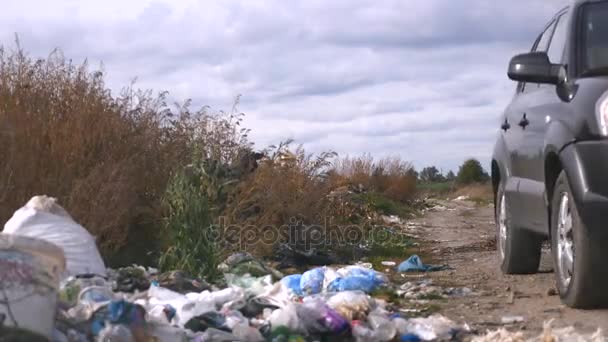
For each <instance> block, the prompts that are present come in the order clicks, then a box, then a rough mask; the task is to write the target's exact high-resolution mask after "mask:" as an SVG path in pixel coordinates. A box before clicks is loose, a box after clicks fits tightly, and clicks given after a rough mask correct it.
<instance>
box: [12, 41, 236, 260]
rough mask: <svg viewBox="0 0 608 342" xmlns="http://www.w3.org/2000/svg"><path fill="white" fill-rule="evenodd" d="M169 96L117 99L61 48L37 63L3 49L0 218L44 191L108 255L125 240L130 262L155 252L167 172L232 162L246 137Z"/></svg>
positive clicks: (128, 91)
mask: <svg viewBox="0 0 608 342" xmlns="http://www.w3.org/2000/svg"><path fill="white" fill-rule="evenodd" d="M165 99H166V94H164V93H161V94H159V95H157V96H153V94H152V93H151V92H149V91H139V90H137V91H136V90H134V89H133V88H132V87H127V88H125V89H124V90H123V91H122V92H121V93H120V95H118V96H116V97H114V96H112V95H111V93H110V90H108V89H107V88H106V86H105V84H104V81H103V72H102V71H90V70H89V67H88V65H87V63H86V62H85V63H83V64H81V65H75V64H73V63H72V62H71V61H69V60H67V59H65V58H64V57H63V55H62V54H61V53H60V52H58V51H55V52H53V53H52V54H50V56H49V57H48V59H46V60H33V59H31V58H30V57H28V56H27V55H26V54H25V53H24V52H23V51H22V50H21V49H20V48H19V47H17V49H16V50H6V49H5V48H0V155H1V156H2V157H3V159H2V164H1V165H0V222H4V221H6V220H7V219H8V218H9V217H10V215H11V214H12V213H13V212H14V211H15V210H16V209H17V208H19V207H20V206H22V205H23V204H24V203H25V202H27V200H28V199H29V198H30V197H32V196H33V195H36V194H49V195H52V196H54V197H57V198H58V199H59V201H60V202H61V203H62V204H63V205H64V206H65V207H66V208H67V210H68V211H69V212H70V213H71V214H72V215H73V216H74V218H75V219H76V220H78V221H79V222H81V223H82V224H83V225H84V226H86V227H87V228H88V229H89V230H90V231H91V232H92V233H93V234H94V235H95V236H97V241H98V246H99V247H100V250H101V251H102V254H103V255H104V256H105V257H107V258H108V257H113V256H117V255H118V254H117V253H118V252H119V251H120V250H121V249H123V247H125V246H126V245H127V244H131V246H133V245H136V246H138V247H139V248H140V249H137V250H136V249H132V250H131V251H130V252H131V253H130V254H131V256H133V257H134V258H136V259H140V258H139V257H140V256H142V255H143V256H145V255H146V253H147V252H150V251H151V250H153V249H155V248H156V247H157V246H156V244H157V242H158V241H159V227H160V220H161V218H162V210H161V206H160V203H161V201H160V199H161V197H162V195H163V193H164V191H165V188H166V186H167V181H168V179H169V176H170V175H171V173H172V172H173V171H174V170H175V169H176V168H178V167H180V166H181V165H185V164H186V163H188V162H189V161H190V160H191V158H192V157H193V155H194V154H195V153H198V154H200V155H202V154H203V153H204V154H205V155H207V156H209V157H213V158H218V159H220V160H223V161H226V162H228V161H230V160H231V159H232V158H233V157H234V155H235V153H236V152H235V151H237V150H238V147H239V146H238V145H240V144H241V143H242V141H240V140H239V139H235V137H239V136H242V133H243V132H240V131H238V130H239V128H238V127H237V126H236V125H234V124H231V125H230V124H228V125H226V124H225V123H226V122H230V120H232V122H234V120H235V118H234V117H235V116H234V115H232V116H229V115H221V114H217V115H211V114H208V113H207V112H205V111H199V112H194V113H193V112H190V110H189V107H188V103H186V104H184V105H183V106H179V107H178V108H177V109H172V108H170V107H168V106H167V104H166V101H165ZM237 119H238V118H237ZM245 133H246V132H245ZM124 256H125V255H124V254H122V255H121V257H124ZM135 261H140V262H141V259H140V260H135ZM123 262H128V260H123Z"/></svg>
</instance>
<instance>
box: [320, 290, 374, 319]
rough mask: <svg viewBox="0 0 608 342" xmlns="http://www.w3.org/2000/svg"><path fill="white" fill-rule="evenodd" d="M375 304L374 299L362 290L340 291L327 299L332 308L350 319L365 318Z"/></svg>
mask: <svg viewBox="0 0 608 342" xmlns="http://www.w3.org/2000/svg"><path fill="white" fill-rule="evenodd" d="M373 304H374V303H373V300H372V299H371V298H370V297H369V296H368V295H366V294H365V292H362V291H344V292H339V293H337V294H335V295H333V296H332V297H331V298H329V299H328V300H327V305H328V306H329V307H330V308H332V309H334V310H336V312H338V313H339V314H340V315H342V317H344V318H346V319H347V320H349V321H352V320H353V319H364V318H365V317H366V315H367V313H368V312H369V311H370V310H371V308H372V306H373Z"/></svg>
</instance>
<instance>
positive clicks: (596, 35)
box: [582, 2, 608, 74]
mask: <svg viewBox="0 0 608 342" xmlns="http://www.w3.org/2000/svg"><path fill="white" fill-rule="evenodd" d="M582 22H583V25H584V26H583V32H582V38H583V39H582V40H583V42H582V43H583V44H582V47H583V59H582V62H583V72H584V73H587V74H588V73H589V72H592V73H594V74H607V73H608V72H607V70H608V3H606V2H598V3H589V4H587V5H585V7H584V11H583V20H582Z"/></svg>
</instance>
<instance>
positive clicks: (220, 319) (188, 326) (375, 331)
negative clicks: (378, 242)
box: [54, 253, 466, 342]
mask: <svg viewBox="0 0 608 342" xmlns="http://www.w3.org/2000/svg"><path fill="white" fill-rule="evenodd" d="M231 259H232V260H235V259H237V260H240V261H241V262H239V263H237V264H233V265H226V264H224V265H222V266H221V267H222V268H223V269H224V270H226V268H228V270H227V272H226V273H224V282H225V284H224V286H217V285H209V284H207V283H205V282H204V281H202V280H200V279H192V278H190V277H188V275H186V274H184V273H182V272H170V273H165V274H160V275H159V274H157V271H156V270H154V269H144V268H143V267H130V268H124V269H120V270H117V271H112V270H110V271H108V277H107V279H106V278H103V277H99V276H78V277H71V278H69V279H67V280H66V281H65V282H64V283H63V284H62V285H61V290H60V298H61V300H60V305H59V310H58V316H57V321H56V330H55V336H54V339H55V340H56V341H90V340H99V341H138V342H139V341H325V340H344V341H350V340H356V341H421V340H424V341H430V340H451V339H453V338H454V337H455V336H457V335H458V334H461V333H464V332H466V327H462V326H459V325H457V324H455V323H454V322H452V321H450V320H448V319H447V318H444V317H442V316H439V315H435V316H430V317H426V318H408V317H405V316H403V315H402V314H400V313H397V312H393V311H392V310H391V308H390V304H389V303H387V302H385V301H383V300H380V299H374V298H373V297H372V296H370V293H371V292H373V291H375V290H377V289H379V288H382V287H384V286H388V279H387V277H386V276H385V275H384V274H382V273H380V272H377V271H374V270H373V269H369V268H366V267H363V266H360V265H351V266H346V267H343V268H339V269H334V268H332V267H318V268H313V269H311V270H309V271H307V272H304V273H303V274H292V275H288V276H284V277H281V278H279V276H281V275H280V272H278V271H276V270H274V269H271V268H269V267H267V266H264V265H263V264H262V263H260V262H258V261H256V260H255V259H253V258H251V257H250V256H248V255H246V254H242V253H240V254H236V255H234V256H233V257H231V258H229V259H228V261H230V260H231ZM243 269H248V270H253V271H254V272H253V273H257V274H256V275H257V276H254V275H252V274H251V273H242V274H237V272H238V271H240V270H243ZM266 271H268V272H269V273H268V274H266V275H261V276H259V275H260V274H259V273H263V272H266ZM220 287H222V288H220Z"/></svg>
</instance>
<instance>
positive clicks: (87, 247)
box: [3, 196, 106, 279]
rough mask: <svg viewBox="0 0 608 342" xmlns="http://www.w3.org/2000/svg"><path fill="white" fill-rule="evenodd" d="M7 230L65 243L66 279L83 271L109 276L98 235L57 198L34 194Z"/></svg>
mask: <svg viewBox="0 0 608 342" xmlns="http://www.w3.org/2000/svg"><path fill="white" fill-rule="evenodd" d="M3 233H6V234H14V235H20V236H28V237H33V238H38V239H42V240H45V241H48V242H51V243H53V244H55V245H57V246H59V247H61V248H62V249H63V252H64V254H65V259H66V271H65V272H64V275H63V277H62V279H65V278H67V277H69V276H75V275H79V274H97V275H100V276H106V267H105V265H104V263H103V260H102V259H101V255H100V254H99V251H98V250H97V246H96V244H95V238H94V237H93V236H92V235H91V234H89V232H88V231H87V230H86V229H84V228H83V227H82V226H81V225H79V224H78V223H76V222H75V221H74V220H73V219H72V218H71V217H70V215H69V214H68V213H67V212H66V211H65V209H63V208H62V207H61V206H60V205H59V204H57V203H56V200H55V199H54V198H50V197H46V196H36V197H33V198H32V199H31V200H30V201H29V202H28V203H27V204H26V205H25V206H24V207H23V208H21V209H19V210H17V211H16V212H15V213H14V214H13V217H11V219H10V220H8V222H6V224H5V225H4V231H3Z"/></svg>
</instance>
